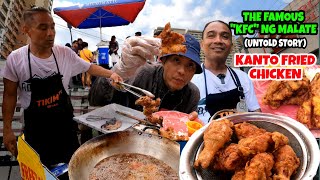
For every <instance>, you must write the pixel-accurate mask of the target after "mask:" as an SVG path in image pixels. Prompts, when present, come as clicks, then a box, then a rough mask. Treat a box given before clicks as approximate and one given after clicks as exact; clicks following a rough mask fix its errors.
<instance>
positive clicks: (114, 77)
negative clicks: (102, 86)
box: [110, 73, 123, 89]
mask: <svg viewBox="0 0 320 180" xmlns="http://www.w3.org/2000/svg"><path fill="white" fill-rule="evenodd" d="M110 79H111V80H112V82H111V85H112V86H113V87H115V88H116V89H118V88H119V82H123V79H122V78H121V77H120V76H119V75H118V74H117V73H112V74H111V76H110Z"/></svg>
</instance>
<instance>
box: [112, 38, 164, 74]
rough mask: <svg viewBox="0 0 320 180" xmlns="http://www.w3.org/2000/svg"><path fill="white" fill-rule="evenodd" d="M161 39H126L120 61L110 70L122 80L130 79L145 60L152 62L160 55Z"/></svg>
mask: <svg viewBox="0 0 320 180" xmlns="http://www.w3.org/2000/svg"><path fill="white" fill-rule="evenodd" d="M160 46H161V39H159V38H153V37H145V36H139V37H137V36H134V37H130V38H128V39H126V41H125V42H124V45H123V47H122V52H121V59H120V60H119V62H118V63H117V64H115V66H114V67H113V68H112V70H113V71H114V72H116V73H117V74H119V75H120V76H121V77H122V78H123V79H124V80H127V79H129V78H131V77H132V76H133V75H134V74H135V72H136V70H137V69H138V68H139V67H140V66H142V65H144V64H145V63H146V61H147V60H150V61H154V56H157V55H159V54H160Z"/></svg>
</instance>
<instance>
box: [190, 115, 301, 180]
mask: <svg viewBox="0 0 320 180" xmlns="http://www.w3.org/2000/svg"><path fill="white" fill-rule="evenodd" d="M233 132H234V133H235V135H236V137H237V139H238V140H239V141H238V143H237V144H236V143H230V141H231V136H232V135H233ZM203 140H204V148H203V150H202V151H201V152H200V154H199V156H198V158H197V159H196V161H195V162H194V167H195V168H196V169H200V168H203V169H208V168H209V169H212V170H218V171H228V172H234V174H233V176H232V180H247V179H257V180H258V179H272V178H273V179H275V180H284V179H290V177H291V176H292V175H293V174H294V173H295V172H296V170H297V169H298V167H299V166H300V160H299V158H298V157H297V155H296V153H295V152H294V150H293V149H292V148H291V146H290V145H288V143H289V139H288V137H286V136H285V135H283V134H281V133H279V132H272V133H271V132H267V131H266V130H265V129H262V128H258V127H257V126H255V125H253V124H250V123H246V122H244V123H239V124H236V125H234V124H233V123H232V122H231V121H229V120H228V119H224V120H221V121H214V122H212V123H211V124H210V125H209V127H208V128H207V129H206V130H205V132H204V136H203Z"/></svg>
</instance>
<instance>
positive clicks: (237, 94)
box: [202, 64, 244, 116]
mask: <svg viewBox="0 0 320 180" xmlns="http://www.w3.org/2000/svg"><path fill="white" fill-rule="evenodd" d="M227 68H228V71H229V72H230V74H231V77H232V80H233V82H234V84H235V85H236V87H237V88H235V89H232V90H230V91H226V92H221V93H216V94H208V89H207V79H206V72H205V68H204V65H203V64H202V69H203V74H204V82H205V88H206V110H207V111H208V112H209V113H210V116H213V115H214V114H215V113H216V112H217V111H220V110H222V109H235V108H236V107H237V104H238V102H239V101H240V100H241V99H242V100H243V99H244V94H243V88H242V86H241V83H240V80H239V78H238V76H237V74H236V72H234V70H233V69H231V68H230V67H228V66H227Z"/></svg>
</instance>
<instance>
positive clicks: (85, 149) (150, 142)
mask: <svg viewBox="0 0 320 180" xmlns="http://www.w3.org/2000/svg"><path fill="white" fill-rule="evenodd" d="M179 150H180V149H179V144H178V143H176V142H174V141H170V140H169V139H166V138H162V137H161V136H158V135H152V134H148V133H144V132H142V131H138V130H135V129H133V128H130V129H128V130H126V131H122V132H114V133H110V134H103V135H101V136H98V137H95V138H93V139H91V140H89V141H87V142H86V143H84V144H83V145H81V146H80V147H79V148H78V149H77V151H76V152H75V153H74V154H73V156H72V158H71V160H70V163H69V170H68V172H69V178H70V179H71V180H82V179H83V180H88V179H89V174H90V172H91V171H92V170H93V168H94V167H95V165H96V164H98V163H99V162H100V161H101V160H103V159H105V158H107V157H110V156H113V155H116V154H121V153H139V154H143V155H149V156H152V157H154V158H156V159H158V160H161V161H163V162H164V163H166V164H167V165H168V166H170V167H171V168H172V169H173V170H174V171H175V172H177V174H178V171H179V158H180V153H179Z"/></svg>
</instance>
